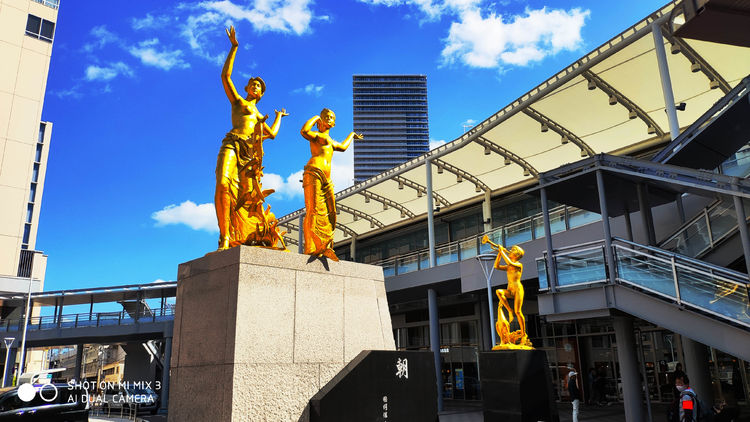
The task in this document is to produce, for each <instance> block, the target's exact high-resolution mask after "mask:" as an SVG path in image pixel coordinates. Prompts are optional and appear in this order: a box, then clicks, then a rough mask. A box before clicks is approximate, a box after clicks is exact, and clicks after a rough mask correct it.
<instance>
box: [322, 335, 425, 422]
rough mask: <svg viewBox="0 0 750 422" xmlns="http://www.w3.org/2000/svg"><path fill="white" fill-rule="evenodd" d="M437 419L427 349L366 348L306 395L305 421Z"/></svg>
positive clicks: (409, 421)
mask: <svg viewBox="0 0 750 422" xmlns="http://www.w3.org/2000/svg"><path fill="white" fill-rule="evenodd" d="M341 421H373V422H376V421H377V422H397V421H398V422H402V421H403V422H421V421H424V422H435V421H437V387H436V381H435V361H434V355H433V354H432V352H396V351H385V350H365V351H363V352H362V353H360V354H359V355H357V357H356V358H354V359H353V360H352V361H351V362H350V363H349V364H348V365H346V367H344V369H342V370H341V371H340V372H339V373H338V374H337V375H336V376H335V377H333V379H332V380H331V381H330V382H328V384H326V385H325V386H324V387H323V388H321V389H320V391H319V392H318V393H317V394H315V396H313V398H312V399H310V422H341Z"/></svg>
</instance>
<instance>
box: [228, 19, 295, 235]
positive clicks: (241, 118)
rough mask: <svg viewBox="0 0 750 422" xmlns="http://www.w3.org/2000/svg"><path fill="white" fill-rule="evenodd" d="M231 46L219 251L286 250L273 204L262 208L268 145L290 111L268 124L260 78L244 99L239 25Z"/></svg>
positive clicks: (278, 113)
mask: <svg viewBox="0 0 750 422" xmlns="http://www.w3.org/2000/svg"><path fill="white" fill-rule="evenodd" d="M226 32H227V36H229V41H230V42H231V43H232V48H231V49H230V50H229V55H228V56H227V60H226V62H224V68H223V69H222V71H221V81H222V83H223V84H224V91H225V92H226V94H227V98H229V102H230V103H232V130H230V131H229V132H228V133H227V134H226V136H225V137H224V140H223V141H222V142H221V149H220V150H219V156H218V159H217V161H216V194H215V196H214V204H215V206H216V218H217V219H218V222H219V249H228V248H230V247H233V246H237V245H241V244H246V245H257V246H265V247H271V248H277V249H286V246H285V245H284V241H283V237H282V236H283V234H284V233H283V232H279V230H278V228H277V224H278V221H277V220H276V217H275V216H274V214H273V213H272V212H270V208H271V206H270V205H269V206H268V207H267V208H266V209H263V202H264V201H265V198H266V197H267V196H268V195H270V194H271V193H273V192H274V191H273V189H267V190H263V185H262V184H261V177H262V176H263V141H264V140H265V139H268V138H271V139H273V138H275V137H276V135H277V134H278V133H279V125H280V124H281V118H282V117H283V116H288V114H287V113H286V110H284V109H281V111H276V118H275V120H274V122H273V125H272V126H270V127H269V126H268V124H267V123H266V119H267V118H268V116H267V115H265V116H264V115H263V114H261V113H260V112H259V111H258V108H257V107H256V104H257V103H258V101H260V99H261V97H263V94H264V93H265V92H266V83H265V82H264V81H263V79H261V78H259V77H254V78H251V79H250V80H249V81H248V82H247V86H246V87H245V92H247V97H245V98H242V97H241V96H240V95H239V94H238V93H237V90H236V89H235V88H234V84H233V83H232V79H231V76H232V67H233V65H234V56H235V55H236V54H237V46H238V43H237V37H236V34H235V31H234V26H232V27H231V28H230V29H228V30H226Z"/></svg>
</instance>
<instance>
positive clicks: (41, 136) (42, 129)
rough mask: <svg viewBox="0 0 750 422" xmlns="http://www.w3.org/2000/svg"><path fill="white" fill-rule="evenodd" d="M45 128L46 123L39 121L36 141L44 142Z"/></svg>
mask: <svg viewBox="0 0 750 422" xmlns="http://www.w3.org/2000/svg"><path fill="white" fill-rule="evenodd" d="M46 130H47V125H46V124H44V123H39V139H37V142H39V143H40V144H42V143H44V132H45V131H46Z"/></svg>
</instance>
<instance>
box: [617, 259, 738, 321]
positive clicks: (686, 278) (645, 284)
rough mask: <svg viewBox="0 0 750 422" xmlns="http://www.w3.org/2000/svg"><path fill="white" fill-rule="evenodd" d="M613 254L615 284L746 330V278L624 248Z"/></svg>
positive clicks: (690, 261)
mask: <svg viewBox="0 0 750 422" xmlns="http://www.w3.org/2000/svg"><path fill="white" fill-rule="evenodd" d="M614 252H615V261H616V262H617V272H618V276H617V278H618V282H620V283H623V284H629V285H632V286H635V287H638V288H639V289H642V290H645V291H648V292H650V293H653V294H656V295H659V296H663V297H665V298H667V299H669V300H670V301H673V302H675V303H677V304H679V305H685V306H689V307H692V308H695V309H698V310H700V311H703V312H707V313H709V314H713V315H715V316H718V317H720V318H723V319H727V320H730V321H732V322H736V323H739V324H742V325H745V326H747V327H750V304H749V303H748V288H749V287H750V284H748V281H747V276H746V275H744V274H741V273H735V272H733V271H729V270H726V269H720V268H716V267H714V266H712V265H708V264H697V263H696V262H695V261H694V260H686V258H687V257H679V256H677V255H671V256H664V255H662V256H659V254H655V253H654V252H653V251H649V250H645V251H644V250H636V249H635V248H632V247H628V246H622V245H615V246H614Z"/></svg>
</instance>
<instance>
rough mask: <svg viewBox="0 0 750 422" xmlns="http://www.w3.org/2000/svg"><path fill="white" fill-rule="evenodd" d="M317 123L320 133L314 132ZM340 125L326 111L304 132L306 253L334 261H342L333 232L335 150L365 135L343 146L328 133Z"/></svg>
mask: <svg viewBox="0 0 750 422" xmlns="http://www.w3.org/2000/svg"><path fill="white" fill-rule="evenodd" d="M315 124H317V127H318V130H317V132H316V131H314V130H312V127H313V125H315ZM334 126H336V114H334V112H333V111H331V110H329V109H327V108H324V109H323V111H321V112H320V116H313V117H312V118H310V120H308V121H307V122H306V123H305V125H304V126H302V130H300V133H301V134H302V137H304V138H305V139H307V140H308V141H310V154H311V155H312V157H310V161H308V162H307V165H306V166H305V172H304V174H303V176H302V187H303V188H304V190H305V221H304V223H303V229H304V237H305V253H306V254H308V255H313V256H317V257H321V256H325V257H327V258H329V259H332V260H334V261H338V260H339V258H338V257H337V256H336V254H335V253H334V252H333V230H334V229H335V228H336V198H335V197H334V194H333V183H332V182H331V158H332V157H333V151H346V149H347V148H349V145H350V144H351V143H352V140H353V139H362V135H360V134H357V133H354V132H352V133H350V134H349V136H347V137H346V139H344V141H343V142H341V143H339V142H336V141H334V140H333V139H331V136H330V135H329V134H328V132H329V131H330V130H331V128H332V127H334Z"/></svg>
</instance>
